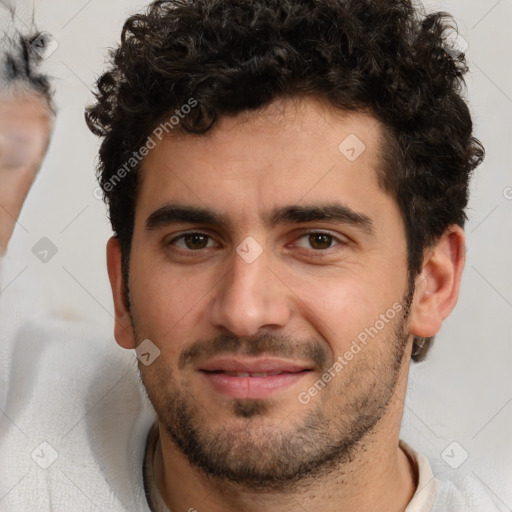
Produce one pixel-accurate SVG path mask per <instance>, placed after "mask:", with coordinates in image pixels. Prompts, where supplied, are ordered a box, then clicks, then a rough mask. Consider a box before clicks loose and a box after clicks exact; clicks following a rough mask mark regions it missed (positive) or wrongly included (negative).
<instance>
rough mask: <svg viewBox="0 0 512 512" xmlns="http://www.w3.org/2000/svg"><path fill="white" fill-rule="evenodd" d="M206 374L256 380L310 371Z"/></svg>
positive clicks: (217, 372) (213, 372)
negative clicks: (253, 378)
mask: <svg viewBox="0 0 512 512" xmlns="http://www.w3.org/2000/svg"><path fill="white" fill-rule="evenodd" d="M201 371H202V372H204V373H209V374H223V375H226V376H228V377H241V378H244V377H255V378H263V377H274V376H275V375H285V374H296V373H302V372H310V371H311V370H309V369H307V368H306V369H304V370H299V371H294V372H289V371H274V372H230V371H224V370H213V371H208V370H201Z"/></svg>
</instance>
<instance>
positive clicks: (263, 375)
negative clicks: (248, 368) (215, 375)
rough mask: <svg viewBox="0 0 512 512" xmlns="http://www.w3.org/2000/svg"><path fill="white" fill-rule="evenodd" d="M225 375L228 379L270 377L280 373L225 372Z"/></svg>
mask: <svg viewBox="0 0 512 512" xmlns="http://www.w3.org/2000/svg"><path fill="white" fill-rule="evenodd" d="M225 373H226V375H229V376H230V377H271V376H272V375H279V374H280V373H281V372H268V373H262V372H254V373H248V372H225Z"/></svg>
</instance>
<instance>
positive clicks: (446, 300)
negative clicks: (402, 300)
mask: <svg viewBox="0 0 512 512" xmlns="http://www.w3.org/2000/svg"><path fill="white" fill-rule="evenodd" d="M465 248H466V246H465V236H464V231H463V230H462V228H461V227H459V226H456V225H453V226H450V227H449V228H448V229H447V230H446V231H445V232H444V233H443V235H442V236H441V237H440V238H439V240H438V241H437V243H436V244H435V246H434V247H430V248H428V249H427V251H426V252H425V256H424V262H423V267H422V271H421V273H420V275H419V276H418V277H417V278H416V289H415V292H414V301H413V305H412V311H411V321H410V329H411V334H414V335H415V336H418V337H420V338H428V337H431V336H434V335H435V334H437V332H438V331H439V330H440V329H441V326H442V324H443V320H444V319H445V318H446V317H447V316H448V315H449V314H450V313H451V312H452V310H453V308H454V307H455V304H456V303H457V299H458V297H459V289H460V280H461V276H462V270H463V269H464V263H465V261H466V251H465Z"/></svg>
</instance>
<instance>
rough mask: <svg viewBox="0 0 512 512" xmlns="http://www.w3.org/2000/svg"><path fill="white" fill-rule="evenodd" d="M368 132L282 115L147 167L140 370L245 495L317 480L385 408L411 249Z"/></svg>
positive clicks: (133, 293)
mask: <svg viewBox="0 0 512 512" xmlns="http://www.w3.org/2000/svg"><path fill="white" fill-rule="evenodd" d="M380 134H381V132H380V126H379V125H378V124H377V122H376V121H375V120H374V119H373V118H371V117H369V116H366V115H363V114H355V113H352V114H351V115H350V116H349V115H348V114H347V115H343V114H340V113H337V114H335V113H333V112H332V111H330V110H329V109H327V108H326V107H325V106H323V105H322V104H320V103H319V102H316V101H313V100H303V101H301V102H300V103H299V102H290V101H288V102H279V103H274V104H273V105H271V106H270V107H269V108H267V109H265V110H262V111H258V112H256V113H249V114H245V115H243V116H238V117H236V118H223V119H221V120H220V122H219V123H218V124H217V125H216V127H215V128H214V129H213V130H212V131H211V132H210V133H209V134H207V135H206V136H191V135H186V136H181V137H178V136H177V135H173V136H169V137H168V138H167V139H164V140H162V141H161V142H159V143H158V144H157V146H156V147H155V148H154V149H153V150H152V151H151V152H150V153H149V154H148V156H147V157H146V159H145V161H144V165H143V169H142V182H141V188H140V191H139V195H138V198H137V209H136V216H135V227H134V233H133V243H132V249H131V251H132V252H131V259H130V278H129V289H130V299H131V306H132V309H131V318H132V322H133V327H134V333H135V338H136V341H137V344H139V343H141V342H142V341H143V340H146V339H149V340H151V343H152V344H154V345H156V347H158V349H159V350H160V355H159V356H158V357H157V358H156V359H155V360H154V361H153V362H152V363H151V364H150V365H148V366H146V365H144V364H141V365H140V371H141V376H142V379H143V382H144V385H145V387H146V390H147V393H148V396H149V398H150V399H151V401H152V403H153V405H154V407H155V410H156V412H157V413H158V416H159V419H160V421H161V422H162V423H163V425H165V427H166V430H167V431H168V433H169V434H170V436H171V438H172V439H173V441H174V443H175V444H176V445H177V446H178V447H179V448H180V449H181V450H182V451H183V452H184V453H185V455H187V456H188V458H189V460H190V461H191V462H192V463H194V464H196V465H197V466H199V467H202V468H203V469H204V470H205V471H206V472H208V473H210V474H213V475H217V476H219V477H228V478H230V479H231V480H234V481H238V482H241V483H245V484H247V485H252V486H258V485H259V486H263V485H267V486H279V485H280V484H281V483H283V482H285V481H289V480H293V479H297V478H298V477H300V476H305V475H308V474H309V475H312V474H315V473H317V472H318V471H320V470H321V469H322V468H324V469H325V468H326V467H328V466H329V465H331V464H334V461H338V462H341V461H343V460H346V459H348V458H349V457H350V456H351V455H352V454H353V451H354V449H355V447H356V446H361V445H362V444H364V442H365V439H366V440H367V439H368V436H369V435H370V434H371V433H372V432H373V433H375V432H378V430H379V428H380V425H381V423H382V419H383V418H385V417H386V415H387V414H388V413H389V411H390V410H391V408H392V407H393V406H394V405H396V404H394V399H396V397H394V391H395V389H396V388H397V381H398V378H399V377H400V376H403V375H404V374H405V373H406V370H407V367H408V364H407V361H408V358H409V357H410V344H408V340H409V336H408V327H407V315H406V310H407V307H406V302H407V298H406V296H407V292H408V286H407V250H406V242H405V233H404V227H403V221H402V219H401V216H400V212H399V210H398V207H397V205H396V203H395V201H394V200H393V199H392V198H391V197H390V196H389V195H388V194H386V193H385V192H384V191H383V190H382V189H381V188H380V187H379V185H378V181H377V169H378V167H379V162H380V160H379V154H380V150H379V148H378V142H379V140H380ZM347 137H348V139H347ZM355 137H357V139H356V138H355ZM358 139H359V141H358ZM343 141H345V142H343ZM361 142H362V143H363V144H364V146H365V149H364V150H363V146H362V145H361ZM340 143H342V144H341V146H340ZM146 343H147V342H146ZM149 346H150V347H152V345H149ZM350 354H352V355H350ZM336 363H337V364H336ZM329 376H330V378H329ZM319 381H320V382H319ZM379 420H380V421H379Z"/></svg>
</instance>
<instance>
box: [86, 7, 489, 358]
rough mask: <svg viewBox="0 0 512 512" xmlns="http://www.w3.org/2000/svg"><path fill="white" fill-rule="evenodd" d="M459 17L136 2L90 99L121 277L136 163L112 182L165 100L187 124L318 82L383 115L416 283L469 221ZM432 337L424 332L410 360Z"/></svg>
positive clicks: (386, 173)
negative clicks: (453, 37) (138, 8)
mask: <svg viewBox="0 0 512 512" xmlns="http://www.w3.org/2000/svg"><path fill="white" fill-rule="evenodd" d="M454 31H456V26H455V23H454V21H453V19H452V18H451V16H449V15H448V14H447V13H443V12H436V13H430V14H427V13H425V12H422V11H420V10H419V9H418V8H414V7H413V5H412V3H411V1H409V0H171V1H156V2H153V3H152V4H150V5H149V7H148V8H147V11H146V12H145V13H143V14H136V15H133V16H131V17H130V18H129V19H128V20H127V21H126V23H125V25H124V27H123V31H122V36H121V44H120V45H119V47H118V48H117V49H115V50H112V51H111V53H110V59H111V62H110V68H109V69H108V71H106V72H105V73H104V74H103V75H102V76H101V77H100V78H99V79H98V81H97V89H98V90H97V92H96V94H95V96H96V100H97V102H96V103H95V104H94V105H92V106H90V107H88V108H87V110H86V121H87V124H88V126H89V128H90V129H91V131H92V132H93V133H95V134H96V135H98V136H100V137H102V138H103V141H102V144H101V148H100V151H99V164H98V178H99V183H100V185H101V187H102V188H103V190H104V192H105V201H106V202H107V204H108V206H109V212H110V220H111V223H112V228H113V230H114V232H115V234H116V236H117V237H118V238H119V241H120V245H121V251H122V259H123V264H122V266H123V273H124V277H125V282H126V283H127V282H128V271H129V254H130V245H131V238H132V234H133V226H134V213H135V206H136V198H137V187H138V179H137V176H138V172H137V171H138V169H139V167H140V165H139V166H135V167H134V169H133V170H132V171H131V172H128V173H123V179H122V180H121V181H119V183H116V186H115V187H112V186H108V184H109V183H110V184H112V181H111V180H112V177H113V176H114V175H115V174H116V172H118V170H119V169H120V168H121V166H123V164H124V163H125V162H126V161H128V160H129V159H130V158H131V157H132V155H133V152H134V151H135V150H137V149H138V148H140V147H141V146H142V145H143V144H144V142H145V141H146V140H147V138H148V136H149V135H150V134H151V132H152V131H153V130H154V128H155V127H156V126H158V125H159V123H161V122H162V121H163V120H164V119H165V118H168V116H169V113H172V112H174V111H175V110H176V109H180V107H181V106H182V105H185V104H187V103H188V102H190V99H191V98H193V99H194V101H196V102H197V103H196V105H197V106H196V107H195V108H194V109H192V111H191V112H190V114H189V115H187V116H185V117H184V118H183V119H181V120H180V123H179V126H178V127H177V128H178V129H179V130H180V132H182V133H186V132H188V133H191V134H201V133H205V132H206V131H208V130H210V129H211V128H212V127H213V126H214V125H215V122H216V120H217V119H218V118H219V117H222V116H227V115H234V114H237V113H239V112H242V111H247V110H252V109H259V108H262V107H264V106H266V105H267V104H269V103H270V102H272V101H273V100H275V99H277V98H286V97H299V96H305V95H309V96H311V95H313V96H315V97H318V98H321V99H324V100H327V101H328V102H329V103H330V104H331V105H333V106H335V107H337V108H339V109H344V110H348V111H361V112H365V113H369V114H371V115H372V116H374V117H375V118H376V119H377V120H379V121H380V122H381V124H382V125H383V127H384V137H385V138H386V142H387V144H386V147H387V149H386V151H383V155H382V160H383V163H382V169H380V170H379V182H380V185H381V187H382V188H383V190H385V191H386V192H388V193H389V194H390V195H391V196H392V197H394V198H395V200H396V201H397V203H398V206H399V208H400V210H401V213H402V216H403V219H404V224H405V230H406V238H407V247H408V266H409V269H408V270H409V283H410V284H411V286H412V287H414V278H415V277H416V276H417V274H418V273H419V272H420V270H421V265H422V262H423V254H424V250H425V249H426V248H428V247H429V246H432V244H434V243H435V241H436V240H437V239H438V238H439V236H440V235H441V234H442V233H443V232H445V230H446V229H447V228H448V227H449V226H450V225H453V224H457V225H459V226H461V227H463V226H464V222H465V219H466V215H465V211H464V210H465V207H466V205H467V201H468V182H469V178H470V175H471V172H472V171H473V170H474V168H475V167H477V165H479V164H480V162H481V161H482V160H483V157H484V149H483V147H482V145H481V144H480V142H479V141H478V140H477V139H475V138H474V137H473V136H472V121H471V116H470V113H469V109H468V107H467V105H466V102H465V100H464V99H463V97H462V96H463V95H462V93H463V88H464V78H463V77H464V75H465V73H466V72H467V65H466V61H465V56H464V54H463V53H461V52H457V49H456V48H454V47H450V44H449V37H447V36H448V34H449V33H451V34H453V33H454ZM431 341H432V338H416V339H415V340H414V347H413V355H412V358H413V360H414V361H420V360H422V359H424V357H425V355H426V353H427V351H428V349H429V346H430V343H431Z"/></svg>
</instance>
